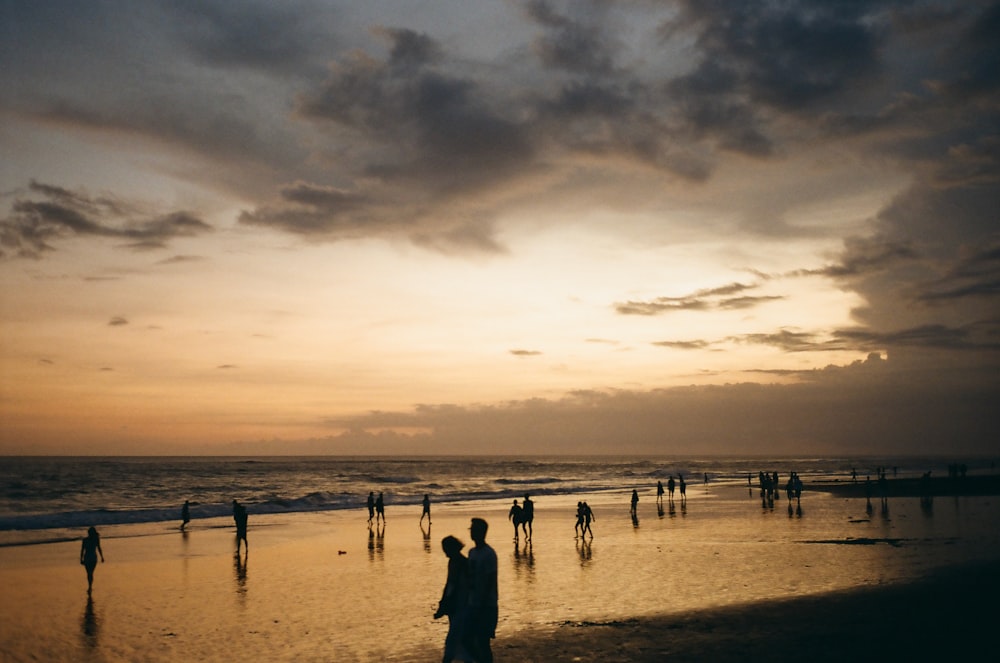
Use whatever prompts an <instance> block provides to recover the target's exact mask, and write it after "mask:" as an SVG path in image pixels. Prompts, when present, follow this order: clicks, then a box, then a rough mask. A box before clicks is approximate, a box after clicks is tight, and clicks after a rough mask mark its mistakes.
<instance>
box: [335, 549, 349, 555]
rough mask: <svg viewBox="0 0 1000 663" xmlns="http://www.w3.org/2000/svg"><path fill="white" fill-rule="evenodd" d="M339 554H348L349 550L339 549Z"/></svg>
mask: <svg viewBox="0 0 1000 663" xmlns="http://www.w3.org/2000/svg"><path fill="white" fill-rule="evenodd" d="M337 554H338V555H346V554H347V551H346V550H338V551H337Z"/></svg>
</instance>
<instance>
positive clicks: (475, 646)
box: [466, 518, 499, 663]
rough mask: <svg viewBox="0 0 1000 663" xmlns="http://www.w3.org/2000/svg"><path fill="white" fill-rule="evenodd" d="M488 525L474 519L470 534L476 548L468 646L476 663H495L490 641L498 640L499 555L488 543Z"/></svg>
mask: <svg viewBox="0 0 1000 663" xmlns="http://www.w3.org/2000/svg"><path fill="white" fill-rule="evenodd" d="M488 529H489V525H488V524H487V522H486V521H485V520H483V519H482V518H473V519H472V526H471V527H470V528H469V534H470V536H471V537H472V540H473V541H474V542H475V544H476V545H475V547H474V548H472V550H470V551H469V581H470V582H469V627H468V630H467V632H466V646H467V647H468V648H469V650H470V651H471V652H472V655H473V658H474V660H475V661H476V663H493V649H492V647H491V646H490V640H492V639H493V638H494V637H496V628H497V618H498V603H499V601H498V598H497V554H496V551H494V550H493V548H491V547H490V546H489V544H487V543H486V531H487V530H488Z"/></svg>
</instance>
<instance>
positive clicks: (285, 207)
mask: <svg viewBox="0 0 1000 663" xmlns="http://www.w3.org/2000/svg"><path fill="white" fill-rule="evenodd" d="M366 202H367V200H366V197H365V196H363V195H360V194H357V193H354V192H351V191H345V190H343V189H338V188H335V187H329V186H321V185H316V184H310V183H308V182H296V183H294V184H290V185H288V186H285V187H283V188H282V190H281V200H280V201H279V202H278V203H277V204H276V205H274V206H268V207H260V208H257V209H255V210H253V211H244V212H242V213H241V214H240V223H245V224H248V225H261V226H270V227H275V228H280V229H282V230H286V231H288V232H294V233H299V234H305V235H309V234H316V233H330V232H333V231H335V230H338V229H340V230H343V229H350V228H353V227H363V226H364V225H365V223H366V222H368V221H369V220H370V218H371V217H370V214H369V213H368V211H367V209H366V207H365V203H366Z"/></svg>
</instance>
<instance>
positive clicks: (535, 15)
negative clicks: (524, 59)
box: [523, 0, 617, 75]
mask: <svg viewBox="0 0 1000 663" xmlns="http://www.w3.org/2000/svg"><path fill="white" fill-rule="evenodd" d="M523 7H524V12H525V14H526V15H527V16H528V17H529V18H530V19H531V20H532V21H534V22H535V23H537V24H538V25H539V26H541V27H542V28H543V30H544V34H543V35H542V36H541V37H538V38H537V39H536V40H535V42H534V49H535V52H536V53H537V54H538V57H539V59H540V60H541V61H542V63H543V64H544V65H545V66H546V67H551V68H555V69H564V70H566V71H569V72H576V73H585V74H598V75H604V74H610V73H612V71H613V69H614V53H615V51H616V50H617V49H616V48H615V47H614V46H613V45H612V44H610V43H609V41H610V40H609V38H608V35H607V34H606V33H605V32H603V31H602V30H601V29H600V27H599V26H597V25H588V24H585V23H583V22H582V21H580V20H578V19H574V18H573V17H570V16H567V15H565V14H561V13H559V12H558V11H557V10H556V9H555V7H554V6H553V4H552V3H550V2H547V1H546V0H527V1H526V2H524V3H523Z"/></svg>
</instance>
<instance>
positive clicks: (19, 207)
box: [0, 182, 212, 258]
mask: <svg viewBox="0 0 1000 663" xmlns="http://www.w3.org/2000/svg"><path fill="white" fill-rule="evenodd" d="M211 230H212V227H211V226H210V225H208V224H207V223H205V222H204V221H202V220H201V219H199V218H197V217H196V216H195V215H193V214H191V213H190V212H186V211H175V212H167V213H163V214H148V213H144V212H142V211H140V210H138V209H137V208H136V207H135V206H134V205H132V204H129V203H125V202H123V201H120V200H116V199H112V198H107V197H91V196H89V195H88V194H86V193H80V192H75V191H70V190H68V189H64V188H61V187H57V186H52V185H48V184H43V183H40V182H32V183H31V185H30V187H29V191H28V192H27V193H26V194H25V195H23V196H20V197H18V198H17V199H16V200H15V201H14V203H13V205H12V206H11V212H10V214H9V215H8V216H6V217H4V218H2V219H0V246H2V247H3V249H4V252H5V253H6V252H7V251H10V252H13V253H14V254H15V255H17V256H21V257H32V258H38V257H40V256H41V255H42V254H43V253H44V252H46V251H51V250H53V248H54V247H53V246H52V242H54V241H56V240H58V239H59V238H61V237H67V236H72V235H76V236H91V237H99V238H108V239H113V240H124V241H125V245H126V246H127V247H129V248H133V249H150V248H161V247H164V246H166V245H167V244H168V243H169V242H170V240H172V239H175V238H178V237H193V236H196V235H200V234H203V233H206V232H210V231H211Z"/></svg>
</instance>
